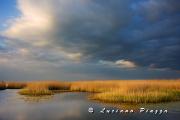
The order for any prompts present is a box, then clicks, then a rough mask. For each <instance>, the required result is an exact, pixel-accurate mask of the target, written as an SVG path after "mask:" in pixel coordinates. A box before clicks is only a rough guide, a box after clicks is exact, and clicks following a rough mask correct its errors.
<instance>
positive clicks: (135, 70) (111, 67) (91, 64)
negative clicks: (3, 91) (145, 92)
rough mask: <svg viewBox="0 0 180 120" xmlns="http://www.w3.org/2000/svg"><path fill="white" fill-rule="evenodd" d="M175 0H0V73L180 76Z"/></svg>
mask: <svg viewBox="0 0 180 120" xmlns="http://www.w3.org/2000/svg"><path fill="white" fill-rule="evenodd" d="M179 4H180V1H179V0H108V1H106V2H105V1H101V0H0V80H24V81H25V80H99V79H101V80H102V79H104V80H105V79H174V78H180V54H179V53H180V33H179V31H180V22H179V21H180V6H179Z"/></svg>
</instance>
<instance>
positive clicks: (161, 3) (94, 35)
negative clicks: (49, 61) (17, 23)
mask: <svg viewBox="0 0 180 120" xmlns="http://www.w3.org/2000/svg"><path fill="white" fill-rule="evenodd" d="M178 2H179V1H178V0H172V1H169V0H148V1H143V0H140V1H136V2H133V1H115V0H112V1H110V2H100V1H91V2H90V4H89V3H88V4H87V5H86V4H85V5H83V6H81V5H79V4H74V5H73V7H72V8H70V7H67V8H68V10H69V11H66V14H65V15H62V14H60V15H59V16H57V17H59V18H63V19H62V20H61V21H60V24H59V27H56V28H57V29H56V30H55V32H53V35H54V36H57V38H56V39H54V40H55V43H56V44H59V45H60V46H63V47H64V49H65V50H67V51H81V52H82V53H83V54H84V55H85V56H88V58H91V60H112V61H115V60H118V59H126V60H131V61H134V62H135V63H137V64H138V65H139V66H146V67H148V66H150V65H151V64H153V65H156V67H160V68H170V69H177V70H180V67H179V61H180V56H179V54H178V53H179V52H180V48H179V46H180V40H179V38H180V34H179V31H180V23H179V21H180V15H179V11H180V8H179V6H178V5H177V3H178ZM69 8H70V9H69ZM65 10H66V9H65ZM152 20H153V21H152ZM56 22H57V21H56ZM56 25H57V26H58V24H56Z"/></svg>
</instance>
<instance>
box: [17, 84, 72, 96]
mask: <svg viewBox="0 0 180 120" xmlns="http://www.w3.org/2000/svg"><path fill="white" fill-rule="evenodd" d="M69 88H70V86H69V84H68V83H65V82H58V81H36V82H28V83H27V86H26V88H24V89H22V90H20V91H19V93H20V94H21V95H30V96H42V95H52V94H54V91H57V90H59V91H61V90H67V89H69Z"/></svg>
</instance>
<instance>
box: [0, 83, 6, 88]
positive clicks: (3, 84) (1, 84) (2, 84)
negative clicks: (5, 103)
mask: <svg viewBox="0 0 180 120" xmlns="http://www.w3.org/2000/svg"><path fill="white" fill-rule="evenodd" d="M4 89H6V84H5V82H0V90H4Z"/></svg>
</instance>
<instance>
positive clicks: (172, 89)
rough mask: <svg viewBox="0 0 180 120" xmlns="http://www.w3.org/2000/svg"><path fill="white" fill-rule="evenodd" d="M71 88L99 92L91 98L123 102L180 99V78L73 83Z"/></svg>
mask: <svg viewBox="0 0 180 120" xmlns="http://www.w3.org/2000/svg"><path fill="white" fill-rule="evenodd" d="M71 90H76V91H86V92H95V93H96V92H98V93H96V94H93V95H91V96H90V99H94V100H100V101H104V102H121V103H158V102H169V101H178V100H180V80H118V81H93V82H92V81H86V82H82V81H79V82H74V83H72V86H71Z"/></svg>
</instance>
